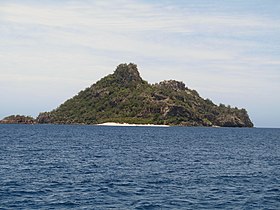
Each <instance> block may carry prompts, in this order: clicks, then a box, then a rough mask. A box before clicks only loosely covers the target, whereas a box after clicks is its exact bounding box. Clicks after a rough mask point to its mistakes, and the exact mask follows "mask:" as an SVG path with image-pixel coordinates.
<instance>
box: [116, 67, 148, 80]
mask: <svg viewBox="0 0 280 210" xmlns="http://www.w3.org/2000/svg"><path fill="white" fill-rule="evenodd" d="M114 76H115V77H116V79H117V80H119V81H120V82H124V83H127V82H142V78H141V77H140V74H139V71H138V69H137V65H136V64H133V63H130V64H126V63H124V64H120V65H118V66H117V68H116V70H115V72H114Z"/></svg>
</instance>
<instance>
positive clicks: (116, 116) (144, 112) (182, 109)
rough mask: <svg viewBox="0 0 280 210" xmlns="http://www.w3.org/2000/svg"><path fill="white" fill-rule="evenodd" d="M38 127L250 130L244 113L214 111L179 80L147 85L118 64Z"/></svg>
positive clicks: (132, 68)
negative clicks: (110, 125)
mask: <svg viewBox="0 0 280 210" xmlns="http://www.w3.org/2000/svg"><path fill="white" fill-rule="evenodd" d="M37 120H38V122H39V123H58V124H97V123H104V122H119V123H136V124H137V123H141V124H143V123H152V124H168V125H186V126H231V127H252V126H253V123H252V122H251V120H250V119H249V116H248V114H247V112H246V110H245V109H238V108H231V107H230V106H225V105H222V104H220V105H219V106H217V105H215V104H214V103H213V102H212V101H211V100H210V99H203V98H201V97H200V96H199V94H198V93H197V91H195V90H191V89H189V88H188V87H186V86H185V84H184V83H182V82H178V81H175V80H169V81H163V82H160V83H159V84H153V85H151V84H148V82H146V81H144V80H143V79H142V78H141V77H140V74H139V72H138V70H137V66H136V65H135V64H132V63H130V64H120V65H119V66H118V67H117V68H116V70H115V72H114V73H113V74H110V75H108V76H106V77H104V78H103V79H101V80H99V81H98V82H97V83H96V84H93V85H92V86H91V87H89V88H86V89H85V90H83V91H81V92H79V93H78V94H77V95H76V96H74V97H73V98H71V99H69V100H67V101H66V102H65V103H63V104H61V105H60V106H59V107H58V108H57V109H55V110H53V111H51V112H45V113H41V114H40V115H39V116H38V118H37Z"/></svg>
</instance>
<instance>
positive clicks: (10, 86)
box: [0, 0, 280, 128]
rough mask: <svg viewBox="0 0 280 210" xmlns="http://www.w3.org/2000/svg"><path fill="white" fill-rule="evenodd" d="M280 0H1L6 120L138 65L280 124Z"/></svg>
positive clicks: (0, 103) (266, 123)
mask: <svg viewBox="0 0 280 210" xmlns="http://www.w3.org/2000/svg"><path fill="white" fill-rule="evenodd" d="M279 11H280V1H279V0H246V1H244V0H227V1H224V0H114V1H111V0H102V1H101V0H60V1H57V0H24V1H22V0H0V118H1V119H2V118H3V117H5V116H8V115H11V114H23V115H30V116H34V117H36V116H37V115H38V114H39V113H40V112H44V111H51V110H52V109H54V108H56V107H58V106H59V105H60V104H61V103H63V102H64V101H65V100H66V99H69V98H71V97H72V96H74V95H76V94H77V93H78V92H79V91H80V90H83V89H85V88H86V87H88V86H90V85H92V84H93V83H95V82H96V81H98V80H99V79H101V78H102V77H104V76H106V75H108V74H111V73H113V71H114V70H115V68H116V66H117V65H118V64H120V63H130V62H132V63H136V64H137V66H138V69H139V71H140V74H141V76H142V78H143V79H144V80H146V81H148V82H149V83H156V82H160V81H162V80H168V79H175V80H178V81H183V82H184V83H185V84H186V86H187V87H189V88H191V89H195V90H197V91H198V92H199V94H200V95H201V96H202V97H203V98H210V99H211V100H212V101H213V102H214V103H216V104H219V103H223V104H226V105H228V104H230V105H231V106H233V107H235V106H237V107H239V108H245V109H246V110H247V111H248V113H249V116H250V118H251V120H252V121H253V123H254V124H255V126H256V127H278V128H279V127H280V110H279V105H280V94H279V92H280V27H279V26H280V12H279Z"/></svg>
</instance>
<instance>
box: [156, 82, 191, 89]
mask: <svg viewBox="0 0 280 210" xmlns="http://www.w3.org/2000/svg"><path fill="white" fill-rule="evenodd" d="M159 85H160V86H163V87H166V88H169V89H172V90H175V91H179V90H185V88H186V85H185V84H184V83H183V82H178V81H176V80H164V81H162V82H160V83H159Z"/></svg>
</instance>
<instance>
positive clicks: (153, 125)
mask: <svg viewBox="0 0 280 210" xmlns="http://www.w3.org/2000/svg"><path fill="white" fill-rule="evenodd" d="M96 125H98V126H123V127H125V126H133V127H170V125H155V124H129V123H115V122H106V123H101V124H96Z"/></svg>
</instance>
